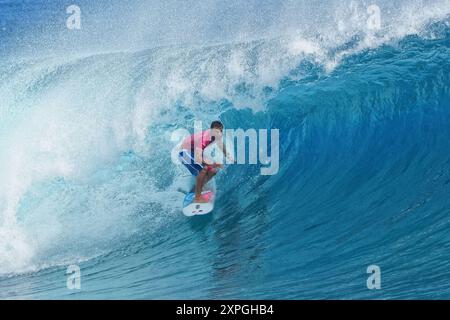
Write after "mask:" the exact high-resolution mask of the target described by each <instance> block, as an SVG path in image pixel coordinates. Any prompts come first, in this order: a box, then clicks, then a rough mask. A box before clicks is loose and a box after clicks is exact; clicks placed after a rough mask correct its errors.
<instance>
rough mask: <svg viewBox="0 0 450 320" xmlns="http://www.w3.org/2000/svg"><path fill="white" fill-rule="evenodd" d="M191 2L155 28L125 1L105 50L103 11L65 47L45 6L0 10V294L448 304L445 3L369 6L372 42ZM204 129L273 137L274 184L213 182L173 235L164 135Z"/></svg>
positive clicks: (343, 14)
mask: <svg viewBox="0 0 450 320" xmlns="http://www.w3.org/2000/svg"><path fill="white" fill-rule="evenodd" d="M155 3H156V4H154V6H155V7H154V8H152V10H151V11H149V12H159V13H161V12H162V11H161V10H163V9H164V8H165V7H164V6H162V5H161V6H162V7H159V5H158V3H157V2H155ZM192 3H193V4H192V8H190V9H188V8H184V7H181V8H182V9H183V10H181V9H180V10H178V11H177V10H175V9H174V8H177V2H174V1H169V2H168V4H167V8H166V9H167V10H168V12H172V14H171V15H170V16H171V17H172V18H171V19H175V20H176V21H179V22H180V21H185V20H183V17H184V19H186V20H189V21H191V22H192V21H193V20H192V19H191V18H192V17H194V18H195V15H198V17H202V18H205V17H211V18H210V19H209V20H206V19H207V18H205V19H204V20H202V22H201V23H199V24H194V23H193V22H192V23H191V24H187V25H183V23H179V24H171V26H172V27H171V28H169V26H161V25H158V28H156V29H155V26H153V25H152V24H150V23H149V22H148V21H147V20H145V22H142V21H141V23H138V22H137V21H140V20H139V19H137V18H136V17H138V18H139V17H140V14H141V13H142V14H144V13H143V12H145V10H144V9H148V8H147V7H146V5H145V4H142V3H140V2H136V8H134V7H133V8H134V9H136V10H137V11H136V12H134V11H133V12H134V13H135V15H132V14H129V15H125V16H124V17H122V18H121V19H122V20H123V21H126V20H127V19H130V24H129V25H128V26H129V28H130V30H128V31H126V30H125V31H123V32H122V33H118V34H117V37H113V36H111V34H113V35H114V34H115V33H114V32H119V31H118V29H121V28H119V27H117V28H118V29H115V28H116V27H114V26H111V25H107V26H104V27H103V29H102V27H101V23H100V22H101V21H102V19H103V18H105V17H108V14H118V13H117V12H118V11H120V10H121V7H120V6H119V5H118V6H117V7H114V6H112V7H111V8H109V7H108V4H107V2H105V1H99V2H98V7H96V8H90V9H96V10H88V11H89V13H87V16H86V20H83V21H85V22H83V23H85V24H86V25H87V26H86V29H87V31H83V30H81V31H79V33H78V34H76V35H70V36H69V35H66V34H65V33H64V25H63V27H61V26H60V24H58V23H59V22H64V19H63V18H62V17H61V16H59V15H58V12H59V11H58V10H59V8H61V7H60V6H62V5H63V4H62V3H61V2H58V1H55V2H50V4H49V3H46V4H44V2H42V3H41V2H39V1H37V2H31V1H22V2H9V1H2V2H0V8H1V9H0V11H1V12H2V16H1V18H2V21H3V22H2V23H3V25H5V28H6V30H4V32H3V34H2V38H3V40H4V41H2V52H3V57H2V60H1V61H0V78H1V83H0V176H1V179H0V288H1V290H0V298H3V299H17V298H27V299H58V298H62V299H91V298H93V299H169V298H172V299H173V298H176V299H237V298H239V299H428V298H430V299H448V298H450V283H449V276H450V272H449V267H450V263H449V261H450V253H449V252H450V250H449V249H450V232H449V230H450V215H449V213H450V201H449V200H448V194H449V192H450V183H449V182H450V140H449V139H448V137H449V134H450V109H449V106H450V85H449V84H450V63H449V61H450V27H449V16H448V15H449V13H450V8H449V4H448V2H440V1H435V2H433V1H430V3H428V2H425V1H418V2H408V3H407V4H406V3H403V2H402V1H397V2H394V3H393V4H389V3H386V4H385V3H383V2H380V4H379V5H380V7H381V11H382V12H384V10H386V11H389V15H388V16H387V17H386V18H385V19H384V20H383V21H384V23H385V24H384V25H383V26H384V27H383V28H382V29H381V30H379V31H377V32H368V31H367V30H366V29H365V17H364V14H365V11H364V10H363V9H364V8H365V5H366V3H364V2H360V3H358V2H356V3H358V6H356V7H355V6H353V7H351V8H350V9H348V11H346V10H345V9H339V10H338V9H337V7H339V4H337V3H334V2H332V1H330V2H328V4H329V7H328V9H324V10H325V11H326V12H321V10H320V8H319V7H320V6H319V5H311V4H308V3H307V2H302V1H298V2H296V3H295V2H294V4H289V5H288V4H284V5H283V4H280V3H278V2H277V1H267V2H261V3H260V4H257V3H256V2H255V3H253V2H245V3H244V2H239V1H236V2H231V3H230V4H228V5H224V4H222V3H220V2H217V1H209V2H207V4H208V5H202V6H200V7H196V6H197V5H198V3H197V4H196V3H195V2H192ZM339 3H340V2H339ZM138 4H139V5H138ZM213 4H214V6H213ZM83 5H85V6H88V4H87V3H86V4H84V3H83V2H81V4H80V7H81V8H82V9H83ZM222 5H223V6H224V7H221V6H222ZM130 6H131V5H130ZM186 6H188V5H186ZM258 6H260V10H259V11H258V10H253V11H251V12H252V14H250V15H249V18H248V20H247V23H248V25H245V24H244V23H243V21H242V19H238V15H239V14H240V13H239V12H240V9H243V8H245V9H249V7H250V8H253V9H255V8H258ZM289 6H293V7H289ZM390 6H393V7H390ZM411 6H413V8H414V6H416V8H422V10H413V9H411ZM294 7H295V8H296V9H297V10H298V11H297V12H298V14H299V17H296V18H295V19H294V16H293V14H292V9H294ZM62 8H64V7H62ZM108 8H109V9H108ZM230 8H231V9H232V10H231V13H228V14H230V15H231V16H230V17H227V16H226V15H225V16H223V14H224V13H223V12H225V11H226V10H225V9H227V10H228V9H230ZM355 8H356V9H358V8H359V9H360V11H358V12H360V13H359V14H355ZM361 8H362V9H361ZM138 9H139V10H138ZM388 9H389V10H388ZM23 10H25V11H23ZM108 10H112V11H108ZM142 10H144V11H142ZM148 10H150V9H148ZM158 10H159V11H158ZM171 10H172V11H171ZM173 10H175V11H173ZM361 10H362V11H361ZM396 10H397V11H396ZM163 11H164V10H163ZM34 12H40V13H41V15H40V18H39V19H37V20H36V24H38V25H40V26H41V28H38V30H39V31H36V30H35V29H34V28H33V27H31V26H30V25H24V22H20V21H22V20H20V17H21V16H22V17H23V15H24V14H26V15H33V13H34ZM62 12H63V13H64V10H62ZM164 12H165V11H164ZM227 12H229V11H227ZM361 12H362V13H361ZM183 14H186V15H187V16H183ZM241 14H242V13H241ZM96 15H98V21H97V22H95V23H96V26H97V27H98V28H97V29H96V30H97V31H96V32H92V30H93V27H92V26H91V27H90V25H89V21H90V18H91V17H95V16H96ZM136 15H137V16H136ZM53 16H54V17H56V18H55V20H51V21H55V22H53V23H49V22H48V21H49V20H48V19H50V18H51V17H53ZM168 16H169V14H168ZM219 16H220V17H222V18H221V19H218V18H217V17H219ZM280 17H285V19H283V23H280V24H276V22H277V21H279V20H278V19H279V18H280ZM320 17H321V18H323V20H320V21H323V22H322V24H315V25H314V26H313V25H312V24H311V23H310V24H309V27H308V28H307V27H305V26H304V25H303V24H305V25H308V23H307V22H308V19H315V20H316V21H319V20H317V19H318V18H320ZM330 17H332V18H330ZM382 17H383V16H382ZM132 18H133V19H132ZM187 18H189V19H187ZM180 19H181V20H180ZM230 19H231V20H230ZM233 19H234V20H233ZM119 20H120V19H119ZM122 20H120V21H122ZM4 21H12V22H14V23H15V24H10V23H6V22H4ZM230 21H234V23H231V22H230ZM302 21H303V22H302ZM305 21H306V22H305ZM309 21H310V20H309ZM310 22H311V21H310ZM302 23H303V24H302ZM335 24H338V25H339V26H340V27H339V28H338V29H340V30H335V29H336V28H335V27H334V26H335ZM13 25H15V26H16V27H17V28H19V29H20V30H21V32H22V33H21V37H22V38H21V41H19V40H18V38H17V37H16V36H17V34H16V32H17V30H19V29H17V28H13V27H12V26H13ZM183 26H185V28H186V29H187V30H186V32H185V33H186V34H187V36H186V37H185V38H183V37H184V35H183V34H182V33H181V29H180V28H182V27H183ZM294 26H296V28H294ZM132 27H134V28H136V29H135V30H138V31H139V33H140V36H139V37H137V36H136V34H135V33H136V32H133V28H132ZM164 28H167V33H166V38H165V39H163V40H165V41H162V39H161V38H162V35H161V33H158V34H156V33H157V32H156V31H155V30H163V29H164ZM211 28H212V30H211ZM105 30H109V33H108V35H109V36H102V31H105ZM141 30H149V31H148V32H147V33H145V32H141ZM194 30H195V31H197V33H195V32H193V31H194ZM206 30H208V31H206ZM219 30H221V31H220V32H222V33H220V32H219ZM50 31H54V33H52V32H50ZM189 31H192V32H193V33H192V34H195V36H192V37H193V38H191V35H190V33H189ZM198 31H203V33H199V32H198ZM105 32H106V31H105ZM127 32H129V33H128V36H129V39H130V41H131V40H132V44H133V45H130V47H128V48H125V47H126V45H127V42H126V39H127V37H126V36H127ZM155 34H156V35H155ZM72 36H73V37H75V38H76V39H75V38H70V37H72ZM113 38H116V39H115V40H114V39H113ZM221 38H223V40H224V41H220V39H221ZM36 39H37V40H41V41H36ZM57 40H60V41H57ZM71 40H73V41H75V42H76V43H77V45H80V46H79V47H75V48H74V47H71V46H70V43H71ZM225 40H226V41H225ZM130 43H131V42H130ZM192 43H195V44H192ZM121 46H125V47H121ZM216 118H220V119H221V120H222V122H223V123H224V124H225V126H226V127H227V128H244V129H247V128H256V129H270V128H278V129H279V130H280V170H279V172H278V174H276V175H273V176H262V175H260V167H259V166H258V165H236V166H228V167H227V168H226V169H225V170H224V171H223V172H221V173H220V174H219V175H218V177H217V181H216V182H217V188H218V192H217V200H216V206H215V210H214V212H213V213H212V214H211V215H208V216H206V217H198V218H192V219H187V218H186V217H184V216H183V215H182V214H181V204H182V201H183V197H184V194H182V193H181V192H179V188H180V186H181V185H182V179H183V177H184V176H185V175H186V172H185V171H184V169H183V168H181V167H179V166H175V165H173V164H172V162H171V160H170V151H171V149H172V147H173V143H172V142H171V141H170V135H171V133H172V132H173V131H174V130H175V129H178V128H191V127H192V125H193V120H194V119H197V120H202V121H204V122H205V123H206V122H210V121H211V120H214V119H216ZM73 264H76V265H78V266H79V267H80V269H81V289H80V290H69V289H67V287H66V280H67V275H66V270H67V267H68V266H69V265H73ZM370 265H378V266H379V267H380V269H381V274H382V278H381V279H382V280H381V281H382V282H381V283H382V288H381V289H380V290H368V288H367V286H366V280H367V278H368V276H369V274H367V272H366V270H367V267H368V266H370Z"/></svg>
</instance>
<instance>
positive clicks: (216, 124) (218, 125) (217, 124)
mask: <svg viewBox="0 0 450 320" xmlns="http://www.w3.org/2000/svg"><path fill="white" fill-rule="evenodd" d="M211 129H217V130H220V131H221V132H222V131H223V124H222V122H220V121H213V122H212V123H211Z"/></svg>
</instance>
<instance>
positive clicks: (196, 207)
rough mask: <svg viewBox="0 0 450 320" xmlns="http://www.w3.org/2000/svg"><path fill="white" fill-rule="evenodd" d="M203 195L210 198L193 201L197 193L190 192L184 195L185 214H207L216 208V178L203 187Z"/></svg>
mask: <svg viewBox="0 0 450 320" xmlns="http://www.w3.org/2000/svg"><path fill="white" fill-rule="evenodd" d="M203 190H204V191H203V192H202V197H203V198H205V199H208V202H205V203H197V202H193V201H194V198H195V193H194V192H190V193H188V194H187V195H186V197H184V201H183V214H184V215H185V216H187V217H192V216H199V215H205V214H208V213H210V212H211V211H213V210H214V201H215V196H216V188H215V182H214V179H213V180H212V181H210V182H208V183H207V184H206V185H205V187H204V188H203Z"/></svg>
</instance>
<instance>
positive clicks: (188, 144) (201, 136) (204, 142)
mask: <svg viewBox="0 0 450 320" xmlns="http://www.w3.org/2000/svg"><path fill="white" fill-rule="evenodd" d="M211 142H213V140H212V136H211V130H210V129H208V130H205V131H203V132H198V133H195V134H193V135H191V136H189V137H187V138H186V139H184V141H183V144H182V148H183V149H186V150H194V148H201V149H202V150H205V148H206V147H207V146H208V145H209V144H211Z"/></svg>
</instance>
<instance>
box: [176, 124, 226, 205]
mask: <svg viewBox="0 0 450 320" xmlns="http://www.w3.org/2000/svg"><path fill="white" fill-rule="evenodd" d="M222 132H223V124H222V123H221V122H220V121H213V122H212V123H211V127H210V128H209V129H208V130H205V131H202V132H198V133H195V134H193V135H190V136H189V137H187V138H186V139H184V140H183V142H182V143H181V149H182V150H181V151H180V153H179V154H178V157H179V159H180V161H181V163H182V164H183V165H184V166H185V167H186V168H187V169H188V170H189V172H190V173H191V174H192V175H193V176H195V177H196V181H195V198H194V202H197V203H204V202H208V200H207V199H204V198H203V197H202V189H203V186H204V185H205V184H206V183H207V182H208V181H209V180H211V179H212V178H213V177H214V176H215V175H216V173H217V171H218V170H219V168H222V167H223V165H221V164H218V163H214V162H211V160H209V159H207V158H204V157H203V151H204V150H205V149H206V147H208V146H209V145H210V144H212V143H216V145H217V147H218V148H219V149H220V150H221V151H222V152H223V154H224V155H225V156H226V157H227V158H229V159H231V161H232V162H233V160H232V158H231V156H230V155H228V153H227V151H226V148H225V145H224V144H223V141H222Z"/></svg>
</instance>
